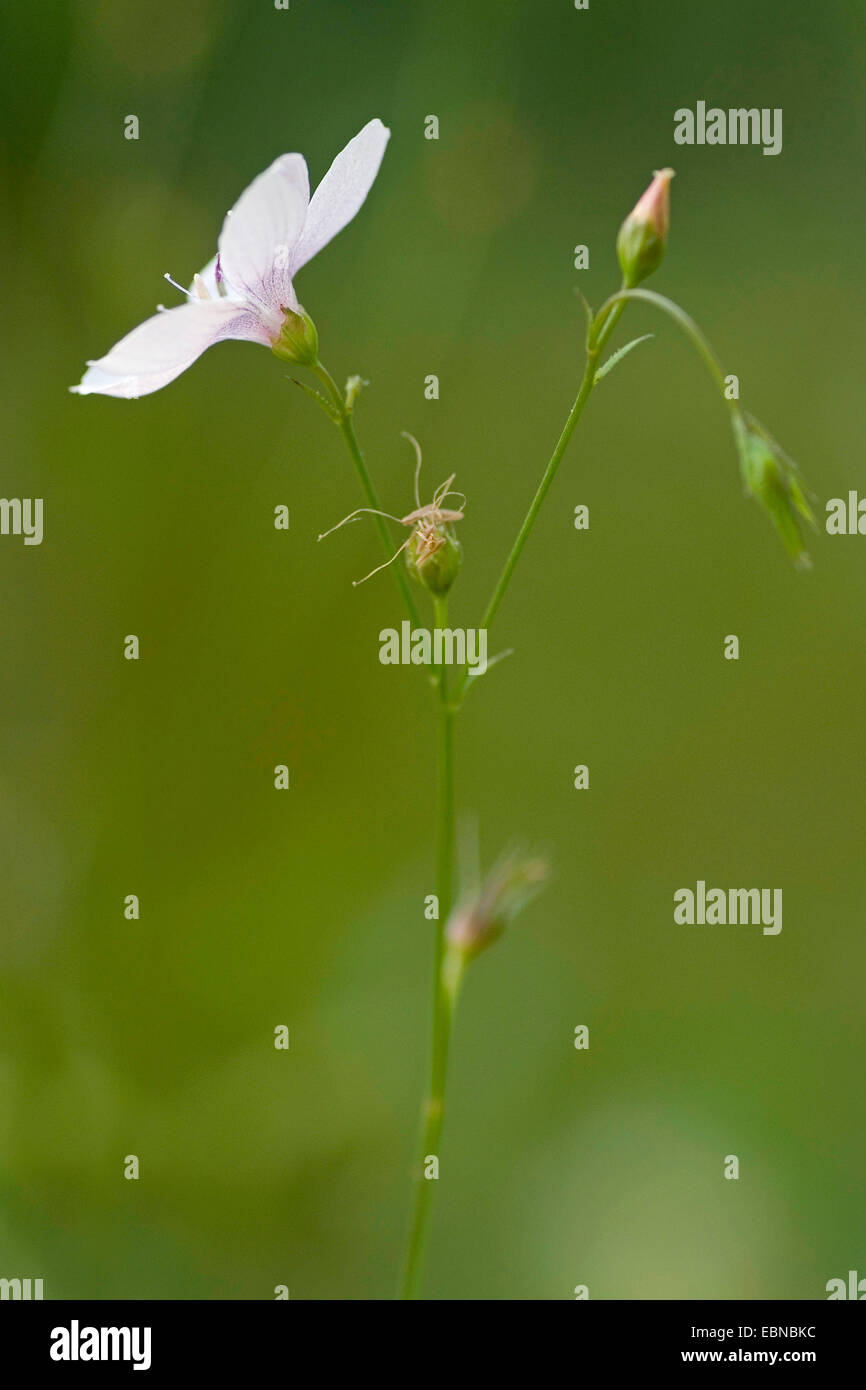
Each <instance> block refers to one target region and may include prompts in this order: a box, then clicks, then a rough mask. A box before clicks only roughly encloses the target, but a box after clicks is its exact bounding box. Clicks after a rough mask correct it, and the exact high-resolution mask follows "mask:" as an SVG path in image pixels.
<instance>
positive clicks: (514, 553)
mask: <svg viewBox="0 0 866 1390" xmlns="http://www.w3.org/2000/svg"><path fill="white" fill-rule="evenodd" d="M621 312H622V310H620V311H619V313H621ZM619 313H617V314H616V317H614V314H613V313H611V314H610V316H609V319H608V324H607V325H606V326H605V329H604V330H603V332H602V335H601V337H600V338H599V340H598V341H596V342H595V343H592V344H590V345H588V346H587V352H586V368H585V370H584V373H583V380H582V381H581V383H580V390H579V391H578V393H577V398H576V400H575V402H574V405H573V406H572V407H571V410H570V411H569V415H568V419H567V420H566V422H565V426H564V428H563V431H562V434H561V435H560V436H559V439H558V440H557V444H556V448H555V449H554V451H553V453H552V454H551V456H550V461H549V463H548V465H547V467H546V468H545V470H544V476H543V477H542V479H541V482H540V483H539V485H538V488H537V491H536V493H535V496H534V497H533V499H532V502H531V504H530V507H529V511H528V512H527V513H526V516H525V517H524V519H523V525H522V526H521V528H520V530H519V531H518V533H517V539H516V540H515V542H514V545H513V546H512V547H511V553H510V555H509V556H508V559H507V560H506V562H505V568H504V569H503V571H502V574H501V575H500V576H499V582H498V584H497V585H496V588H495V589H494V590H493V596H492V597H491V599H490V602H489V603H488V605H487V608H486V609H485V611H484V617H483V618H482V619H481V623H480V626H481V627H482V628H487V629H488V630H489V628H490V627H491V625H492V623H493V619H494V618H495V617H496V614H497V612H498V610H499V605H500V604H501V602H502V600H503V598H504V597H505V591H506V589H507V588H508V585H509V584H510V582H511V576H512V575H513V573H514V570H515V568H516V566H517V561H518V560H519V559H520V556H521V554H522V552H523V547H524V546H525V545H526V542H527V541H528V539H529V533H530V531H531V530H532V528H533V526H534V525H535V518H536V517H537V516H538V513H539V512H540V511H541V506H542V503H543V502H544V499H545V497H546V496H547V494H548V492H549V490H550V486H551V483H552V482H553V480H554V478H555V477H556V473H557V469H558V468H559V465H560V463H561V462H562V456H563V454H564V453H565V451H566V449H567V448H568V443H569V440H570V439H571V436H572V435H573V434H574V430H575V426H576V425H577V422H578V420H579V419H580V417H581V415H582V414H583V411H584V407H585V405H586V403H587V401H588V400H589V398H590V396H591V395H592V388H593V386H594V385H595V372H596V364H597V362H598V356H599V353H600V352H601V349H602V347H603V345H604V343H605V342H607V339H608V338H609V337H610V335H611V333H612V332H613V329H614V327H615V325H616V319H618V318H619ZM468 682H469V674H468V672H464V674H463V676H462V678H461V680H460V683H459V685H458V687H457V690H456V692H455V703H456V704H459V703H460V700H461V699H462V697H463V695H464V693H465V691H466V686H467V684H468Z"/></svg>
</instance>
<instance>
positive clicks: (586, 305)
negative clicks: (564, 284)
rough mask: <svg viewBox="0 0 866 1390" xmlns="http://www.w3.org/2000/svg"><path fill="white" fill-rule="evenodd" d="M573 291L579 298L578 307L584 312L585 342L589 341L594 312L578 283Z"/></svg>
mask: <svg viewBox="0 0 866 1390" xmlns="http://www.w3.org/2000/svg"><path fill="white" fill-rule="evenodd" d="M574 292H575V294H576V295H577V297H578V299H579V300H580V307H581V308H582V309H583V312H584V313H585V314H586V340H587V342H589V335H590V333H591V332H592V325H593V323H594V321H595V314H594V313H593V311H592V305H591V304H590V302H589V300H588V299H587V297H586V295H585V294H584V292H583V290H582V289H580V287H579V286H578V285H575V287H574Z"/></svg>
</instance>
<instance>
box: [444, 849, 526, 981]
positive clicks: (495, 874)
mask: <svg viewBox="0 0 866 1390" xmlns="http://www.w3.org/2000/svg"><path fill="white" fill-rule="evenodd" d="M547 877H548V868H547V865H546V864H545V862H544V861H543V860H542V859H525V858H522V857H521V856H519V855H516V854H512V855H508V856H507V857H506V858H504V859H502V860H501V861H500V862H499V864H497V865H496V867H495V868H494V869H492V870H491V872H490V874H489V875H488V877H487V879H486V880H485V882H484V884H483V885H482V887H481V889H480V890H479V891H478V892H477V893H476V894H475V895H474V896H473V897H472V898H470V899H469V901H468V902H466V903H465V904H464V905H463V906H461V907H458V908H457V909H456V910H455V911H454V913H453V914H452V916H451V917H450V918H449V921H448V924H447V926H446V928H445V939H446V942H447V947H448V951H449V952H450V953H451V955H452V957H456V958H457V959H458V960H459V962H460V963H461V964H465V963H466V962H468V961H470V960H474V959H475V957H476V956H478V955H480V954H481V952H482V951H483V950H485V949H486V948H487V947H488V946H490V945H492V944H493V942H494V941H496V939H497V938H498V937H500V936H501V935H502V933H503V932H504V931H505V928H506V927H507V926H508V924H509V923H510V922H511V921H512V920H513V918H514V917H516V915H517V913H518V912H520V910H521V909H522V908H523V907H525V905H526V904H527V903H528V902H529V900H530V899H531V898H533V897H534V896H535V894H536V893H537V892H538V891H539V890H540V889H541V887H542V886H543V885H544V883H545V882H546V880H547Z"/></svg>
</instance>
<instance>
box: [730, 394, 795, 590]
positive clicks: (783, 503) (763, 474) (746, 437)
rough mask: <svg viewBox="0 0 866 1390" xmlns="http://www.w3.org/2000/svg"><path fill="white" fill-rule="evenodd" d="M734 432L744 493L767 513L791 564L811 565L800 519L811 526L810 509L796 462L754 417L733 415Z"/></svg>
mask: <svg viewBox="0 0 866 1390" xmlns="http://www.w3.org/2000/svg"><path fill="white" fill-rule="evenodd" d="M734 433H735V436H736V441H737V450H738V453H739V455H740V472H741V474H742V478H743V483H744V485H745V489H746V492H747V493H749V494H750V495H751V496H752V497H754V498H755V500H756V501H757V502H759V503H760V505H761V506H762V507H763V509H764V511H765V512H766V513H767V515H768V516H769V518H770V520H771V521H772V523H773V525H774V526H775V528H776V530H777V531H778V532H779V535H780V536H781V538H782V542H783V544H784V546H785V549H786V550H787V552H788V554H789V555H790V557H791V559H792V560H793V561H794V564H795V565H797V567H798V568H800V569H806V568H808V567H809V565H810V564H811V560H810V559H809V555H808V552H807V550H806V547H805V544H804V542H803V536H802V532H801V522H802V521H806V522H808V524H809V525H810V526H812V527H814V526H815V518H814V515H813V513H812V508H811V507H810V506H809V503H808V502H807V500H806V497H805V495H804V492H803V489H802V487H801V485H800V480H799V477H798V472H797V467H796V464H794V463H793V462H792V460H791V459H789V458H788V457H787V455H786V454H784V453H783V452H782V450H781V449H780V448H779V445H778V444H777V443H776V441H775V440H774V439H772V438H771V436H770V435H768V434H767V432H766V430H764V428H763V427H762V426H761V425H759V424H758V422H757V421H756V420H753V419H751V417H749V421H748V423H747V422H746V420H744V419H741V418H740V417H737V419H736V422H735V426H734Z"/></svg>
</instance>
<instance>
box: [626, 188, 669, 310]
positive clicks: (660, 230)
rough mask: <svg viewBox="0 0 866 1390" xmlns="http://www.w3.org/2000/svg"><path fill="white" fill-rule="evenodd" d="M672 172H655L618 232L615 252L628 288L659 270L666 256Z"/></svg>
mask: <svg viewBox="0 0 866 1390" xmlns="http://www.w3.org/2000/svg"><path fill="white" fill-rule="evenodd" d="M673 176H674V171H673V169H659V170H657V171H656V173H655V175H654V177H653V181H652V183H651V184H650V186H649V188H648V189H647V190H646V192H645V193H644V194H643V196H642V197H641V198H639V199H638V201H637V203H636V204H635V206H634V208H633V209H632V211H631V212H630V213H629V215H628V217H627V218H626V219H625V221H624V222H623V224H622V226H621V227H620V229H619V236H618V237H617V239H616V251H617V255H618V256H619V263H620V266H621V267H622V274H623V279H624V281H625V284H626V288H627V289H633V288H634V286H635V285H637V284H639V283H640V281H641V280H645V279H646V277H647V276H648V275H652V273H653V271H654V270H658V268H659V266H660V265H661V263H662V259H663V257H664V254H665V247H666V246H667V240H668V228H669V226H670V185H671V179H672V178H673Z"/></svg>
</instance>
